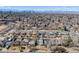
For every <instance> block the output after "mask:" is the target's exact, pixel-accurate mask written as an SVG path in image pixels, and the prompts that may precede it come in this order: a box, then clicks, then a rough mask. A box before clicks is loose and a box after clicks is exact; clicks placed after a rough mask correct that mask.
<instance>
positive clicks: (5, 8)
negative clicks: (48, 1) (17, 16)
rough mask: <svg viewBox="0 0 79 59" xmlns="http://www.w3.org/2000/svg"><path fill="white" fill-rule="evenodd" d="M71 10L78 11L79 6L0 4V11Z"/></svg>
mask: <svg viewBox="0 0 79 59" xmlns="http://www.w3.org/2000/svg"><path fill="white" fill-rule="evenodd" d="M2 10H3V11H62V12H63V11H73V12H79V6H0V11H2Z"/></svg>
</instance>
